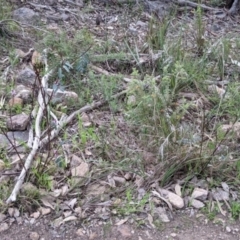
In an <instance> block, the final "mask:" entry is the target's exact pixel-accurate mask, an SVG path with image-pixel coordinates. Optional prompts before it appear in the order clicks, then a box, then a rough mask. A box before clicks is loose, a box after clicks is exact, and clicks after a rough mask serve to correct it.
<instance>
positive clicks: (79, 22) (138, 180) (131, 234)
mask: <svg viewBox="0 0 240 240" xmlns="http://www.w3.org/2000/svg"><path fill="white" fill-rule="evenodd" d="M10 2H11V4H13V10H12V17H13V19H15V20H16V21H19V22H20V23H22V24H25V25H27V26H28V25H29V26H30V25H31V27H32V26H34V31H35V30H40V32H41V31H42V35H44V31H45V30H46V31H48V32H51V31H53V32H55V33H56V34H59V33H60V32H61V31H66V32H67V34H68V36H69V38H73V36H74V33H75V31H77V30H79V29H82V28H87V29H88V30H89V32H91V34H93V36H94V41H95V43H97V44H99V45H101V44H103V43H105V42H107V41H108V40H109V39H111V41H112V43H111V44H112V45H111V47H113V48H114V47H116V49H117V50H118V49H121V48H124V46H123V42H124V41H122V39H123V36H124V37H126V36H130V37H129V39H130V40H129V44H136V46H135V45H134V46H135V47H136V48H137V49H141V51H142V52H141V54H140V55H139V56H138V57H139V59H138V61H139V62H141V64H150V62H151V63H152V62H154V61H155V60H156V59H159V58H160V57H161V56H162V55H161V54H162V53H161V51H158V52H154V53H152V55H151V56H150V55H149V54H146V53H145V51H146V49H145V48H144V44H145V38H146V33H147V32H148V24H149V22H151V20H152V17H151V14H155V15H156V17H157V19H158V20H159V21H162V20H163V19H164V16H166V14H167V13H169V11H170V10H172V9H173V6H172V5H171V4H169V1H161V3H159V2H158V1H151V2H149V4H147V5H146V4H144V5H142V6H141V11H140V12H138V14H136V15H137V16H135V15H134V14H133V15H132V11H135V10H136V9H138V10H139V6H137V5H134V4H135V2H132V4H133V6H134V7H133V8H131V10H130V11H129V9H130V8H129V7H128V6H129V5H127V4H129V3H126V2H125V1H89V2H88V1H81V0H78V1H77V0H76V1H60V0H59V1H55V0H52V1H37V0H36V1H28V2H25V1H22V2H21V3H19V1H10ZM204 2H206V3H208V1H204ZM122 7H124V11H123V10H122ZM132 9H133V10H132ZM187 9H188V8H187ZM190 9H192V8H190ZM213 9H214V8H213ZM213 9H212V10H213ZM188 10H189V9H188ZM215 10H216V12H215V14H212V15H211V14H210V13H209V15H208V13H207V14H206V15H203V18H204V21H205V23H206V26H207V28H208V31H207V33H208V34H209V35H210V36H213V38H214V39H215V41H216V39H218V38H220V36H221V37H222V36H225V35H226V34H229V35H231V36H232V37H233V38H234V37H236V35H237V34H238V22H239V19H238V17H235V19H232V18H231V17H230V18H227V14H226V11H224V10H222V9H220V10H219V9H215ZM128 11H129V12H128ZM183 11H186V9H185V8H182V7H181V6H180V7H179V12H183ZM123 12H124V13H125V14H123ZM136 12H137V10H136ZM128 17H129V18H128ZM226 19H227V20H226ZM192 22H193V19H192V15H191V11H190V10H189V13H187V14H186V15H179V16H178V17H177V18H176V19H174V20H172V22H171V24H172V26H175V28H177V27H179V26H184V27H185V24H186V26H187V29H188V30H189V31H190V34H189V36H191V31H194V27H193V25H194V24H192ZM40 23H41V24H40ZM229 23H231V24H229ZM181 24H182V25H181ZM42 26H44V28H42ZM45 27H46V28H45ZM172 29H173V32H171V34H172V37H171V38H170V40H174V36H175V32H174V27H173V28H172ZM209 35H208V36H207V37H209ZM106 36H107V37H108V38H109V39H108V38H107V39H106ZM38 41H39V42H40V41H41V34H40V36H35V37H34V38H33V37H32V36H31V33H29V35H28V34H27V36H25V42H21V41H20V42H16V49H15V50H16V51H15V52H14V54H15V55H14V57H16V58H18V59H20V61H19V62H20V64H18V65H17V66H15V68H14V69H12V72H11V71H10V75H11V76H14V77H13V78H14V79H15V82H14V84H15V85H14V87H13V88H12V90H11V92H10V94H9V96H8V98H7V100H8V101H7V103H6V104H8V106H10V107H14V109H15V110H18V109H21V110H22V107H23V106H26V105H27V104H29V103H30V102H31V100H32V99H33V97H34V96H33V95H34V94H33V91H32V89H33V88H32V86H35V84H36V69H34V68H32V67H31V64H32V66H34V65H36V61H37V63H38V60H39V59H38V57H39V55H38V54H39V52H38V51H36V49H35V50H34V49H32V48H34V47H35V45H37V43H38ZM81 43H82V42H81V41H80V42H78V43H77V44H81ZM186 45H191V43H190V41H189V42H188V41H186ZM141 47H142V48H141ZM191 47H192V46H190V48H191ZM5 54H6V53H5ZM149 56H150V57H149ZM5 57H6V56H4V57H3V60H2V61H1V63H3V65H2V67H1V70H2V72H4V73H6V76H7V75H8V74H9V71H8V68H7V67H8V65H7V64H6V62H5V61H4V59H5ZM97 57H102V55H101V54H96V55H95V56H94V58H93V59H90V61H91V64H89V69H91V71H95V72H96V73H98V74H99V76H101V75H107V76H111V75H112V76H116V75H114V74H116V72H117V71H118V70H119V66H118V65H117V64H118V62H117V61H116V62H117V63H113V64H112V65H111V63H112V62H110V61H109V62H107V61H106V63H105V62H104V64H102V65H101V64H99V65H97V63H98V61H97V60H96V59H97ZM95 58H96V59H95ZM36 59H37V60H36ZM41 61H42V60H41ZM123 63H124V61H123ZM109 64H110V65H111V66H109ZM128 64H129V63H127V64H126V66H127V67H125V69H124V71H123V72H122V73H124V74H125V75H124V76H125V77H123V80H124V82H127V83H128V82H129V81H130V78H129V74H130V73H129V72H128ZM130 64H136V59H131V60H130ZM116 65H117V66H116ZM120 65H121V64H120ZM103 66H104V67H105V69H104V67H103ZM65 67H66V66H65ZM6 79H7V77H6ZM99 79H100V77H99ZM221 80H222V79H221ZM209 82H210V80H209ZM54 84H55V83H54ZM54 84H53V85H52V86H51V88H49V89H47V93H48V94H49V95H51V94H52V93H53V92H54V86H55V85H54ZM210 84H212V83H210ZM122 85H123V84H121V87H122ZM212 85H213V84H212ZM212 85H211V87H212ZM124 86H125V85H124ZM214 87H215V85H214ZM60 90H61V91H58V92H57V93H54V94H52V99H51V100H52V102H53V103H54V104H62V103H64V104H66V106H67V108H68V109H70V108H71V106H69V105H67V104H68V101H66V100H71V101H72V102H73V101H77V99H78V97H79V95H78V93H77V91H75V89H74V88H72V89H71V88H70V89H67V90H64V89H63V90H62V89H60ZM220 94H222V93H220ZM220 94H219V95H220ZM3 95H4V91H3V93H1V96H3ZM199 95H201V92H200V93H199ZM35 97H36V95H35ZM188 97H189V95H188ZM198 97H199V96H198V95H197V94H196V93H193V94H191V97H190V98H192V99H193V100H194V101H195V100H196V98H198ZM94 98H96V99H97V100H98V96H94ZM196 102H197V100H196ZM207 103H208V102H207ZM205 104H206V102H205ZM3 105H4V103H3ZM102 105H104V104H102V103H101V102H100V103H99V104H98V105H97V106H96V107H94V109H96V110H95V111H93V112H91V111H90V112H89V111H88V114H86V113H85V112H86V111H82V112H81V113H82V115H81V121H82V125H83V128H82V129H81V130H82V131H83V129H89V128H90V127H92V126H97V130H99V129H101V127H104V128H106V129H111V126H112V125H111V123H112V122H113V120H114V121H115V120H116V119H117V121H116V122H117V124H116V127H115V131H116V132H114V133H112V134H113V135H115V136H116V137H117V141H115V140H114V141H113V142H114V143H113V144H112V145H111V147H112V148H113V149H114V150H116V149H118V148H119V149H120V150H118V151H119V152H122V151H124V149H125V148H129V149H130V150H131V151H132V152H135V153H136V152H138V151H139V152H141V154H142V155H143V160H144V164H143V165H144V171H145V174H146V175H147V176H148V177H149V178H148V179H147V180H148V181H146V182H144V178H143V177H142V176H141V174H140V172H141V171H142V170H140V169H139V168H134V169H131V170H132V171H130V170H129V169H127V170H126V169H125V168H124V167H123V166H124V164H125V163H124V162H123V163H120V164H119V165H114V164H113V165H111V163H112V162H113V159H114V158H115V157H116V156H115V155H114V154H113V153H112V152H110V154H109V155H108V156H107V157H106V158H108V159H110V160H112V162H111V161H110V164H109V165H107V170H108V171H106V173H105V169H104V170H102V169H101V171H102V172H101V171H100V170H99V169H100V167H99V166H100V163H99V162H97V161H96V160H95V158H96V156H98V154H99V153H98V152H97V153H96V152H95V151H94V150H93V149H94V148H95V147H96V148H97V147H98V146H95V145H94V144H93V143H92V142H91V143H89V145H87V147H86V149H84V150H82V149H80V150H79V149H77V150H76V151H75V152H73V151H72V149H71V147H72V144H73V142H71V143H70V144H65V143H64V144H62V142H61V144H60V145H61V146H63V148H64V154H66V153H67V154H66V155H68V154H69V156H71V157H70V160H69V162H67V164H68V165H69V169H67V170H66V171H64V172H63V171H60V172H59V173H58V174H57V176H56V175H54V176H51V177H52V178H54V187H51V189H50V190H49V191H48V192H47V191H45V190H43V189H41V191H40V192H41V205H39V202H37V203H35V202H34V204H33V202H32V201H31V200H32V199H29V198H31V197H29V196H27V192H28V191H31V192H34V191H36V192H37V191H38V190H37V188H36V186H35V185H33V184H31V183H30V182H31V181H29V182H28V183H27V184H25V185H24V186H23V187H22V189H21V194H20V200H19V202H17V203H16V204H15V203H12V204H11V205H10V207H5V206H4V207H3V208H2V209H3V212H2V213H0V234H1V239H6V240H7V239H9V240H10V239H12V240H14V239H16V240H17V239H32V240H38V239H42V240H43V239H92V240H93V239H136V240H144V239H186V240H192V239H199V240H205V239H229V240H231V239H232V240H233V239H240V228H239V226H238V224H239V221H238V220H233V214H234V213H235V214H236V215H238V214H239V209H238V206H237V205H236V209H235V210H234V211H233V210H232V211H231V207H230V206H229V202H230V201H231V200H234V201H237V200H238V190H239V189H238V187H237V186H236V184H232V185H229V184H227V183H226V182H225V181H223V180H219V182H217V184H216V183H215V182H214V184H213V178H212V176H211V175H208V176H204V177H199V176H198V177H196V176H194V175H193V176H192V177H191V178H190V180H189V179H188V178H185V177H186V176H185V175H184V174H182V175H183V177H182V176H181V173H180V174H179V175H178V176H176V177H175V179H174V180H173V181H172V182H171V183H170V184H169V185H168V186H166V187H165V188H160V187H159V186H158V185H157V184H156V182H157V181H158V180H156V179H158V178H159V177H160V176H161V170H162V168H161V164H156V155H154V154H153V153H152V152H150V151H146V150H145V149H144V148H141V147H139V146H140V145H141V144H140V143H139V141H138V140H139V139H136V138H135V136H134V134H133V133H132V132H131V130H130V128H129V127H128V126H127V124H126V122H125V119H124V117H123V115H121V114H119V112H118V111H119V110H117V111H116V112H114V111H112V112H111V111H109V109H107V110H106V109H99V108H98V107H99V106H102ZM88 110H92V109H91V108H89V109H88ZM110 110H111V109H110ZM20 112H21V111H20ZM113 112H114V113H113ZM56 115H57V114H56ZM2 117H3V119H5V120H6V121H5V124H6V129H7V131H6V132H5V133H2V134H0V144H1V146H3V147H4V148H6V149H8V153H11V159H10V160H11V164H10V166H13V167H12V169H11V168H10V170H9V166H7V167H6V164H5V162H4V161H3V160H0V171H1V174H2V175H1V178H0V183H2V184H3V185H1V187H2V188H1V191H2V195H1V197H2V198H3V199H4V201H5V200H6V198H7V197H8V194H9V192H8V191H9V190H8V191H6V188H4V187H3V186H4V183H5V184H6V182H7V181H8V180H9V178H10V177H11V176H15V175H16V176H18V175H19V173H20V171H21V169H22V168H21V161H22V160H21V159H22V158H24V157H25V156H26V155H25V154H26V152H25V151H26V148H25V147H24V145H23V144H21V142H23V141H24V142H27V141H28V140H29V138H30V130H29V128H28V127H27V126H29V124H30V123H31V119H30V118H29V114H26V113H22V112H21V113H18V114H15V115H14V116H11V117H9V116H7V115H6V116H5V113H4V112H2ZM78 125H79V124H78V123H76V122H74V123H73V124H72V125H71V127H70V128H68V129H67V130H66V131H65V134H66V136H67V137H68V139H71V138H72V136H73V135H74V134H75V133H76V129H77V127H78ZM226 127H227V125H226ZM50 130H52V128H51V129H50ZM236 131H238V130H236ZM98 134H99V135H101V132H100V130H99V132H98ZM92 137H93V138H94V137H95V135H93V136H92ZM47 138H48V135H47V133H45V135H43V136H42V139H43V142H44V139H47ZM185 140H186V141H187V140H188V139H187V138H186V139H185ZM15 141H16V142H17V144H15ZM104 141H105V142H107V143H109V142H110V143H111V141H112V136H111V133H110V131H109V132H107V134H106V136H104ZM196 141H197V140H196ZM10 142H11V144H10ZM13 142H14V144H12V143H13ZM195 143H196V142H194V143H193V145H194V144H195ZM197 143H198V142H197ZM54 144H55V145H54V146H55V147H56V151H53V153H52V152H51V154H53V157H52V158H53V159H54V160H55V159H60V160H61V159H62V158H63V157H62V155H60V154H59V153H58V152H57V150H59V149H58V147H57V146H58V142H55V143H54ZM119 146H120V147H119ZM123 146H124V147H123ZM139 148H140V150H139ZM16 152H18V154H16ZM116 152H117V151H116ZM218 153H219V155H221V157H222V156H223V157H224V156H226V151H225V150H224V149H221V148H219V149H218ZM66 155H65V157H66ZM116 155H117V154H116ZM135 155H136V154H135ZM39 156H41V157H42V159H44V153H41V154H40V153H39ZM1 158H2V155H1ZM66 158H67V157H66ZM117 160H118V159H117ZM96 162H97V163H96ZM60 163H61V161H60ZM57 164H59V162H57ZM101 164H103V163H101ZM137 164H138V163H136V165H137ZM180 164H181V163H180ZM96 166H97V167H96ZM113 166H114V167H113ZM159 166H160V167H159ZM170 166H171V162H170V164H169V166H168V167H169V168H170ZM112 168H116V170H114V171H113V172H111V171H109V169H112ZM118 168H119V169H120V170H119V171H118ZM210 168H211V167H210ZM156 169H158V170H156ZM214 171H216V170H215V169H214V167H213V168H211V173H212V172H214ZM109 172H110V173H109ZM91 174H92V175H91ZM97 174H99V175H97ZM228 174H229V173H228ZM229 175H231V174H229ZM86 176H94V178H89V177H86ZM77 177H80V178H83V179H84V182H81V181H79V182H78V181H77V182H76V183H75V187H72V188H70V187H69V186H70V184H68V182H67V181H66V179H67V180H69V181H70V180H71V181H73V180H74V178H77ZM229 178H230V179H231V176H230V177H229ZM16 179H17V178H16ZM16 179H15V180H16ZM185 184H186V185H187V187H188V190H186V189H185V187H186V186H185ZM76 186H77V187H76ZM131 186H134V188H136V187H137V195H134V196H132V195H131V194H132V192H131V190H129V189H131ZM183 189H184V190H183ZM185 190H186V191H185ZM123 193H124V194H123ZM125 193H126V194H125ZM25 195H26V196H25ZM79 195H80V197H79ZM123 195H124V197H123ZM126 195H127V196H126ZM42 196H43V197H42ZM146 196H147V198H146V199H145V197H146ZM78 197H79V198H80V199H81V201H80V200H79V199H78ZM21 204H22V205H21ZM151 204H154V206H155V207H154V210H153V209H152V205H151ZM180 209H181V210H180ZM216 209H217V211H215V210H216Z"/></svg>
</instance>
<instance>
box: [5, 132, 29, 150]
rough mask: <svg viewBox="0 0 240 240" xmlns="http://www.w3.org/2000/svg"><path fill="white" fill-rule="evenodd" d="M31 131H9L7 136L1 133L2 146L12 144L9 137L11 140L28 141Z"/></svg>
mask: <svg viewBox="0 0 240 240" xmlns="http://www.w3.org/2000/svg"><path fill="white" fill-rule="evenodd" d="M28 136H29V132H28V131H14V132H7V137H8V138H7V137H6V136H5V135H4V134H0V147H7V146H9V145H10V142H9V140H8V139H10V141H11V142H14V141H17V142H19V143H20V142H26V141H28Z"/></svg>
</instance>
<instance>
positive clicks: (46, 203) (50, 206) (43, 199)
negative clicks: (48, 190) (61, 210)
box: [41, 197, 55, 210]
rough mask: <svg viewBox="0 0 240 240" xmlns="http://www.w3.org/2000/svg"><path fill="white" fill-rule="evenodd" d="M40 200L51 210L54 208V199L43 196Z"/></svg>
mask: <svg viewBox="0 0 240 240" xmlns="http://www.w3.org/2000/svg"><path fill="white" fill-rule="evenodd" d="M41 201H42V203H43V205H44V206H46V207H49V208H51V209H52V210H54V206H53V204H54V205H55V203H54V201H52V200H51V199H49V198H48V197H43V198H41Z"/></svg>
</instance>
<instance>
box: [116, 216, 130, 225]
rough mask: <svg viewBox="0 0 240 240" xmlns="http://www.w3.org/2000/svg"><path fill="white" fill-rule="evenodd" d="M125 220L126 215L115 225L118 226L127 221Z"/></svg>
mask: <svg viewBox="0 0 240 240" xmlns="http://www.w3.org/2000/svg"><path fill="white" fill-rule="evenodd" d="M127 221H128V217H127V218H124V219H122V220H120V221H118V222H117V223H116V224H115V225H116V226H120V225H122V224H124V223H125V222H127Z"/></svg>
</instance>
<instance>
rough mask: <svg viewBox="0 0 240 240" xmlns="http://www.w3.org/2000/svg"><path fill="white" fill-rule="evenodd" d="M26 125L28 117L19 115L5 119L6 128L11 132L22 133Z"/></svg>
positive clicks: (22, 114)
mask: <svg viewBox="0 0 240 240" xmlns="http://www.w3.org/2000/svg"><path fill="white" fill-rule="evenodd" d="M28 123H29V116H28V115H27V114H25V113H21V114H17V115H15V116H12V117H9V118H8V119H7V128H8V129H9V130H11V131H24V130H26V129H27V125H28Z"/></svg>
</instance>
